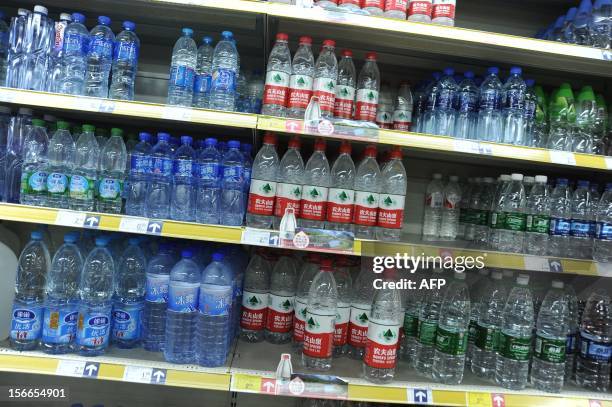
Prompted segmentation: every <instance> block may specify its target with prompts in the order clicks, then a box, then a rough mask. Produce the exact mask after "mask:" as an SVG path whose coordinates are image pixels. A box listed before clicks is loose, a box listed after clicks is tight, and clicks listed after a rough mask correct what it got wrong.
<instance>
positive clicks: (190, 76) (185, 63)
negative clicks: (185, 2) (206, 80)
mask: <svg viewBox="0 0 612 407" xmlns="http://www.w3.org/2000/svg"><path fill="white" fill-rule="evenodd" d="M181 31H182V33H183V35H182V36H181V37H180V38H179V39H178V40H177V41H176V43H175V44H174V48H173V49H172V62H171V64H170V79H169V81H168V100H167V103H168V104H169V105H180V106H191V103H192V102H193V83H194V80H195V69H196V63H197V57H198V46H197V45H196V43H195V41H194V40H193V38H191V37H192V36H193V30H192V29H191V28H183V29H182V30H181Z"/></svg>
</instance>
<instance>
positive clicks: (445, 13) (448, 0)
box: [432, 0, 456, 19]
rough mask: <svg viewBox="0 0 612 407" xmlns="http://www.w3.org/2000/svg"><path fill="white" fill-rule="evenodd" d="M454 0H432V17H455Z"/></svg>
mask: <svg viewBox="0 0 612 407" xmlns="http://www.w3.org/2000/svg"><path fill="white" fill-rule="evenodd" d="M455 1H456V0H434V2H433V12H432V19H436V18H444V17H445V18H452V19H454V18H455Z"/></svg>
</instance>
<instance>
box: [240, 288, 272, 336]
mask: <svg viewBox="0 0 612 407" xmlns="http://www.w3.org/2000/svg"><path fill="white" fill-rule="evenodd" d="M267 311H268V295H267V294H261V293H255V292H252V291H247V290H244V292H243V294H242V314H241V316H240V326H241V327H242V328H243V329H247V330H249V331H261V330H262V329H264V326H265V324H266V314H267Z"/></svg>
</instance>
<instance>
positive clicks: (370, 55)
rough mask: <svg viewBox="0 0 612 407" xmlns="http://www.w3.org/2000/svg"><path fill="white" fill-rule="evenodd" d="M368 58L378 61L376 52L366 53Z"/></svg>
mask: <svg viewBox="0 0 612 407" xmlns="http://www.w3.org/2000/svg"><path fill="white" fill-rule="evenodd" d="M366 59H367V60H371V61H376V52H368V53H367V54H366Z"/></svg>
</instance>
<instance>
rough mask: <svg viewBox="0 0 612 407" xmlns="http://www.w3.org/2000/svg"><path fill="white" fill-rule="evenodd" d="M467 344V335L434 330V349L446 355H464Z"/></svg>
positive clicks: (441, 329) (463, 332) (442, 329)
mask: <svg viewBox="0 0 612 407" xmlns="http://www.w3.org/2000/svg"><path fill="white" fill-rule="evenodd" d="M467 343H468V333H467V332H465V331H462V332H453V331H449V330H446V329H444V328H440V327H439V326H438V329H437V330H436V349H437V350H438V351H440V352H443V353H446V354H447V355H453V356H459V355H465V351H466V349H467Z"/></svg>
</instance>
